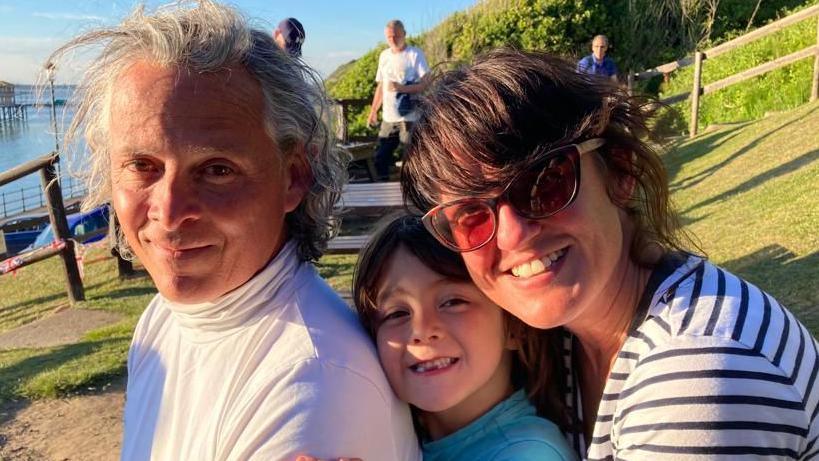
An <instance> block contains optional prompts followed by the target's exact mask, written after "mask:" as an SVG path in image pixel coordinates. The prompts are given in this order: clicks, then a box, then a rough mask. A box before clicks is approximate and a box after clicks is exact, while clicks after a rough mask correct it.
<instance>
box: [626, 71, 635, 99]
mask: <svg viewBox="0 0 819 461" xmlns="http://www.w3.org/2000/svg"><path fill="white" fill-rule="evenodd" d="M626 88H627V90H628V95H629V96H634V72H632V71H628V77H626Z"/></svg>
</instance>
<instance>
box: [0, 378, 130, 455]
mask: <svg viewBox="0 0 819 461" xmlns="http://www.w3.org/2000/svg"><path fill="white" fill-rule="evenodd" d="M124 389H125V386H124V380H123V381H119V382H115V383H112V384H111V385H110V386H108V387H107V389H105V391H103V392H101V393H100V394H95V395H84V396H76V397H70V398H65V399H55V400H44V401H37V402H34V403H29V402H11V403H6V404H3V405H2V406H0V459H2V460H4V461H6V460H7V461H108V460H116V459H119V448H120V438H121V436H122V407H123V405H124V403H125V398H124V392H123V391H124Z"/></svg>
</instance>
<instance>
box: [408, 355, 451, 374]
mask: <svg viewBox="0 0 819 461" xmlns="http://www.w3.org/2000/svg"><path fill="white" fill-rule="evenodd" d="M454 362H455V359H454V358H452V357H441V358H439V359H435V360H430V361H429V362H422V363H419V364H416V365H413V366H412V368H413V369H414V370H415V371H416V372H418V373H423V372H425V371H430V370H437V369H439V368H444V367H448V366H449V365H452V363H454Z"/></svg>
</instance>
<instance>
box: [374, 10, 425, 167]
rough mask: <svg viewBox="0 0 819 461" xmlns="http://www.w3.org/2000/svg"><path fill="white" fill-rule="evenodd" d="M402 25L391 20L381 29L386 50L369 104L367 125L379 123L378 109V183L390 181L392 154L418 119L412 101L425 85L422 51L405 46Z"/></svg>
mask: <svg viewBox="0 0 819 461" xmlns="http://www.w3.org/2000/svg"><path fill="white" fill-rule="evenodd" d="M406 36H407V33H406V31H405V30H404V24H403V23H402V22H401V21H399V20H398V19H393V20H391V21H390V22H388V23H387V26H386V27H385V28H384V38H386V39H387V45H388V46H389V48H387V49H385V50H384V51H382V52H381V54H380V55H379V56H378V70H377V71H376V73H375V81H376V82H377V83H378V85H377V86H376V88H375V93H374V94H373V101H372V104H371V105H370V115H369V117H368V118H367V124H368V125H370V126H372V125H375V123H376V122H377V121H378V109H379V108H380V109H381V127H380V129H379V130H378V147H377V148H376V151H375V157H374V160H375V171H376V174H377V175H378V178H376V179H377V180H379V181H386V180H388V179H389V174H390V168H391V167H392V166H393V164H394V163H395V159H394V158H393V153H394V152H395V149H396V148H398V145H399V143H400V144H404V145H406V144H407V142H409V134H410V131H411V130H412V123H413V122H415V121H416V120H418V111H417V110H416V108H415V103H414V102H415V100H416V98H417V96H418V94H419V93H421V92H423V91H424V90H425V89H426V87H427V85H428V78H426V77H427V74H428V73H429V65H428V64H427V58H426V56H424V52H423V51H421V50H420V49H419V48H416V47H414V46H408V45H407V41H406Z"/></svg>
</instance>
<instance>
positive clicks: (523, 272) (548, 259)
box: [512, 249, 566, 277]
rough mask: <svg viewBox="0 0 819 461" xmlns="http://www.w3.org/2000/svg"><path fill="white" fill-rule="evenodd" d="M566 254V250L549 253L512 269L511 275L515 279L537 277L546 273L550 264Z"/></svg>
mask: <svg viewBox="0 0 819 461" xmlns="http://www.w3.org/2000/svg"><path fill="white" fill-rule="evenodd" d="M564 253H566V250H564V249H560V250H557V251H555V252H552V253H549V254H548V255H546V256H544V257H543V258H540V259H534V260H532V261H529V262H525V263H523V264H521V265H518V266H515V267H513V268H512V275H514V276H515V277H531V276H533V275H538V274H540V273H543V272H546V269H548V268H549V267H550V266H551V265H552V262H554V261H557V260H558V259H560V257H561V256H563V254H564Z"/></svg>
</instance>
